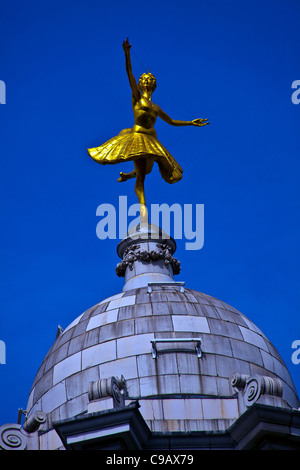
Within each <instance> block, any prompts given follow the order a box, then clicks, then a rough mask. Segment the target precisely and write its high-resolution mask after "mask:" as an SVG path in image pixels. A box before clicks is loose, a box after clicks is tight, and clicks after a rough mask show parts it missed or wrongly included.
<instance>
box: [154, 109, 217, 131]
mask: <svg viewBox="0 0 300 470" xmlns="http://www.w3.org/2000/svg"><path fill="white" fill-rule="evenodd" d="M157 115H158V116H159V117H160V118H161V119H162V120H163V121H165V122H167V123H168V124H170V125H171V126H197V127H202V126H206V124H209V122H206V121H207V119H201V118H199V119H194V120H193V121H179V120H177V119H172V118H170V116H168V114H167V113H165V112H164V111H163V110H162V109H161V108H160V107H159V106H157Z"/></svg>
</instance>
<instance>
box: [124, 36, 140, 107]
mask: <svg viewBox="0 0 300 470" xmlns="http://www.w3.org/2000/svg"><path fill="white" fill-rule="evenodd" d="M123 49H124V52H125V67H126V72H127V76H128V80H129V83H130V87H131V90H132V94H133V96H134V98H135V99H136V100H139V99H140V97H141V92H140V90H139V88H138V86H137V83H136V80H135V78H134V75H133V73H132V66H131V58H130V49H131V45H130V44H129V39H128V38H127V39H126V41H123Z"/></svg>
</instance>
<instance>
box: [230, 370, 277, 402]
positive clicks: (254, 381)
mask: <svg viewBox="0 0 300 470" xmlns="http://www.w3.org/2000/svg"><path fill="white" fill-rule="evenodd" d="M231 385H232V387H233V389H234V390H235V391H237V392H239V393H242V397H243V401H244V404H245V405H246V407H249V406H252V405H253V404H254V403H255V402H257V401H258V400H259V398H260V397H261V396H263V395H269V396H272V397H280V398H281V397H282V392H283V387H282V382H281V380H280V379H278V378H273V377H267V376H263V375H258V374H256V375H254V376H252V377H249V376H248V375H244V374H238V373H236V374H235V375H234V376H233V377H232V379H231Z"/></svg>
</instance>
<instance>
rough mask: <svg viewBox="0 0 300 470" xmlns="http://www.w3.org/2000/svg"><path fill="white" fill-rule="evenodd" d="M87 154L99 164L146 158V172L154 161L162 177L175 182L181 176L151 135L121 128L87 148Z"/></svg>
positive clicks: (172, 160) (171, 160)
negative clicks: (111, 136)
mask: <svg viewBox="0 0 300 470" xmlns="http://www.w3.org/2000/svg"><path fill="white" fill-rule="evenodd" d="M88 154H89V155H90V156H91V157H92V158H93V159H94V160H95V161H96V162H97V163H100V164H101V165H106V164H115V163H122V162H126V161H133V160H135V159H138V158H147V160H148V161H147V173H148V172H150V171H151V168H152V166H153V162H154V161H156V163H157V164H158V167H159V171H160V174H161V176H162V177H163V179H164V180H165V181H166V182H167V183H171V184H172V183H176V182H177V181H180V180H181V178H182V173H183V170H182V168H181V166H180V165H179V164H178V163H177V162H176V160H175V158H174V157H173V156H172V155H171V154H170V153H169V152H168V150H167V149H166V148H165V147H164V146H163V145H162V144H161V143H160V142H159V141H158V140H157V139H156V138H155V137H153V136H152V135H149V134H145V133H141V132H133V131H132V129H123V130H122V131H121V132H120V133H119V134H118V135H117V136H116V137H113V138H111V139H110V140H108V141H107V142H105V143H104V144H102V145H100V147H95V148H90V149H88Z"/></svg>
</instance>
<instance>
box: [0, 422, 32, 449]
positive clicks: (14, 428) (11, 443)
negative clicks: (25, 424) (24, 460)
mask: <svg viewBox="0 0 300 470" xmlns="http://www.w3.org/2000/svg"><path fill="white" fill-rule="evenodd" d="M26 444H27V442H26V436H25V435H24V434H23V433H22V426H21V425H20V424H11V423H10V424H4V425H3V426H1V427H0V449H2V450H25V449H26Z"/></svg>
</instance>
